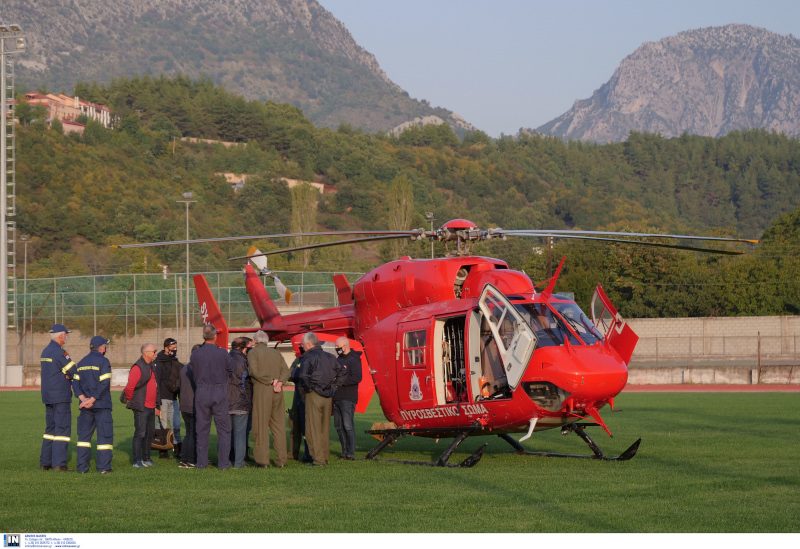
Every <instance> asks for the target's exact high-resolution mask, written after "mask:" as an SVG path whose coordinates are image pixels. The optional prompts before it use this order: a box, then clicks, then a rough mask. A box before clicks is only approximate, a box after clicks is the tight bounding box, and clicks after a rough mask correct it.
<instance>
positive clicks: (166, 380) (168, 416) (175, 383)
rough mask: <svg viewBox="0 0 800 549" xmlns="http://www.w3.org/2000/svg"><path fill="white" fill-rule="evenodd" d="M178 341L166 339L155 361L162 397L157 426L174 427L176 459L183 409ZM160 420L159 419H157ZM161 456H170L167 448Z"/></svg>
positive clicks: (181, 366)
mask: <svg viewBox="0 0 800 549" xmlns="http://www.w3.org/2000/svg"><path fill="white" fill-rule="evenodd" d="M177 356H178V342H177V341H176V340H174V339H173V338H171V337H168V338H167V339H165V340H164V350H163V351H161V352H160V353H158V356H157V357H156V363H155V368H154V370H155V372H156V380H157V381H158V395H159V396H160V397H161V408H160V409H161V418H160V424H158V425H157V427H161V428H162V429H172V433H173V436H174V441H175V448H174V449H173V453H174V454H175V459H178V460H180V455H181V411H180V408H179V406H178V395H177V393H178V391H180V387H181V368H183V364H181V363H180V362H179V361H178V358H177ZM156 421H157V422H158V420H156ZM159 457H160V458H162V459H167V458H169V453H168V452H167V450H161V451H160V452H159Z"/></svg>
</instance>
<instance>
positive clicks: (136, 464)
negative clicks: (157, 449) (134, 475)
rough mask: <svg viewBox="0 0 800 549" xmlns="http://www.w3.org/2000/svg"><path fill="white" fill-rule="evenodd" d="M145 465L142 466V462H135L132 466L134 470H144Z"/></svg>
mask: <svg viewBox="0 0 800 549" xmlns="http://www.w3.org/2000/svg"><path fill="white" fill-rule="evenodd" d="M145 467H147V465H145V464H144V461H137V462H136V463H134V464H133V468H134V469H144V468H145Z"/></svg>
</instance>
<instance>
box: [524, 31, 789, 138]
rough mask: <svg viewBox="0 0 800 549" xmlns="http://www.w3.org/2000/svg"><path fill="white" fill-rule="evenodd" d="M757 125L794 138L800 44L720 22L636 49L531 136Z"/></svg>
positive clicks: (702, 131) (673, 132)
mask: <svg viewBox="0 0 800 549" xmlns="http://www.w3.org/2000/svg"><path fill="white" fill-rule="evenodd" d="M756 127H758V128H766V129H771V130H776V131H779V132H785V133H786V134H789V135H800V41H798V40H797V39H796V38H794V37H793V36H791V35H788V36H784V35H780V34H776V33H773V32H770V31H768V30H766V29H762V28H758V27H752V26H749V25H725V26H722V27H709V28H704V29H695V30H689V31H685V32H681V33H679V34H677V35H675V36H670V37H668V38H664V39H663V40H660V41H658V42H646V43H644V44H642V45H641V46H640V47H639V48H638V49H637V50H636V51H635V52H633V53H632V54H631V55H629V56H628V57H626V58H625V59H624V60H623V61H622V63H620V66H619V67H618V68H617V70H616V71H614V74H613V76H612V77H611V79H610V80H609V81H608V82H606V83H605V84H603V86H601V87H600V88H599V89H598V90H597V91H595V92H594V94H593V95H592V96H591V97H590V98H589V99H584V100H578V101H576V102H575V104H574V105H573V107H572V108H571V109H570V110H569V111H567V112H566V113H564V114H563V115H561V116H560V117H558V118H556V119H555V120H552V121H550V122H548V123H547V124H545V125H543V126H541V127H539V128H538V129H537V131H538V132H540V133H544V134H550V135H557V136H560V137H563V138H569V139H581V140H589V141H597V142H608V141H621V140H624V139H625V138H626V137H627V135H628V133H629V132H630V131H631V130H635V131H647V132H654V133H655V132H660V133H661V134H662V135H664V136H667V137H672V136H678V135H681V134H682V133H684V132H688V133H692V134H698V135H708V136H719V135H723V134H725V133H727V132H729V131H731V130H735V129H745V128H756Z"/></svg>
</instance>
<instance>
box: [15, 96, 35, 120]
mask: <svg viewBox="0 0 800 549" xmlns="http://www.w3.org/2000/svg"><path fill="white" fill-rule="evenodd" d="M14 112H15V114H16V115H17V120H19V123H20V125H22V126H27V125H28V122H30V121H31V119H32V118H33V109H31V104H30V103H28V102H27V101H25V100H21V99H18V100H17V105H16V108H15V109H14Z"/></svg>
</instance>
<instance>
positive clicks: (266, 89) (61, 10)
mask: <svg viewBox="0 0 800 549" xmlns="http://www.w3.org/2000/svg"><path fill="white" fill-rule="evenodd" d="M0 15H2V18H3V20H5V21H6V22H12V23H19V24H21V26H22V28H23V30H24V31H25V35H26V38H27V44H28V52H27V53H25V54H23V55H21V56H20V60H19V64H18V69H17V78H18V84H17V88H18V90H23V89H28V88H37V87H40V86H42V85H44V86H46V87H47V88H48V89H49V90H50V91H56V92H58V91H60V90H62V89H63V90H64V91H67V92H69V91H70V90H71V89H72V88H73V86H74V85H75V83H76V82H87V83H90V82H92V81H96V82H98V83H101V84H103V83H107V82H109V81H110V80H111V79H112V78H114V77H118V76H134V75H136V74H144V73H149V74H153V75H158V74H165V75H167V76H173V75H176V74H178V73H181V74H183V75H185V76H190V77H198V76H200V75H207V76H210V77H211V78H212V79H213V80H214V82H215V83H217V84H219V85H222V86H224V87H225V88H227V89H229V90H231V91H233V92H236V93H238V94H241V95H243V96H244V97H245V98H247V99H258V100H262V101H266V100H272V101H275V102H285V103H291V104H293V105H296V106H299V107H300V108H302V109H303V112H304V113H305V114H306V116H308V117H309V118H311V120H312V121H313V122H314V123H315V124H316V125H317V126H327V127H332V128H335V127H338V126H339V125H340V124H342V123H345V124H350V125H351V126H353V127H356V128H361V129H363V130H365V131H367V132H375V131H391V130H392V129H393V128H395V127H396V126H399V125H401V124H403V123H406V122H408V121H412V120H414V119H423V118H425V117H431V116H435V117H438V118H439V119H441V120H443V121H445V122H447V123H449V124H450V125H451V127H453V129H454V130H455V131H457V132H458V133H459V134H463V133H464V132H465V131H469V130H472V129H474V128H473V127H472V126H471V125H470V124H469V123H467V122H466V121H464V119H463V118H461V117H460V116H458V115H454V114H453V113H452V112H451V111H448V110H447V109H443V108H439V107H437V108H433V107H431V106H430V104H428V103H427V102H426V101H424V100H423V101H417V100H415V99H412V98H410V97H409V96H408V93H406V92H405V91H403V90H402V89H401V88H400V86H398V85H397V84H395V83H394V82H392V81H391V80H390V79H389V77H388V76H387V75H386V74H385V73H384V72H383V70H382V69H381V67H380V65H378V62H377V60H376V59H375V57H374V56H373V55H372V54H370V53H369V52H367V51H366V50H364V49H363V48H362V47H360V46H359V45H358V44H357V43H356V42H355V40H354V39H353V37H352V35H351V34H350V33H349V32H348V30H347V29H346V28H345V26H344V25H343V24H342V23H341V22H340V21H338V20H337V19H336V18H334V17H333V15H331V14H330V13H329V12H328V11H326V10H325V9H324V8H323V7H322V6H320V5H319V3H317V2H316V0H247V1H245V0H115V1H114V2H108V1H106V0H6V1H5V2H4V3H3V9H2V13H0ZM26 87H27V88H26Z"/></svg>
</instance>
